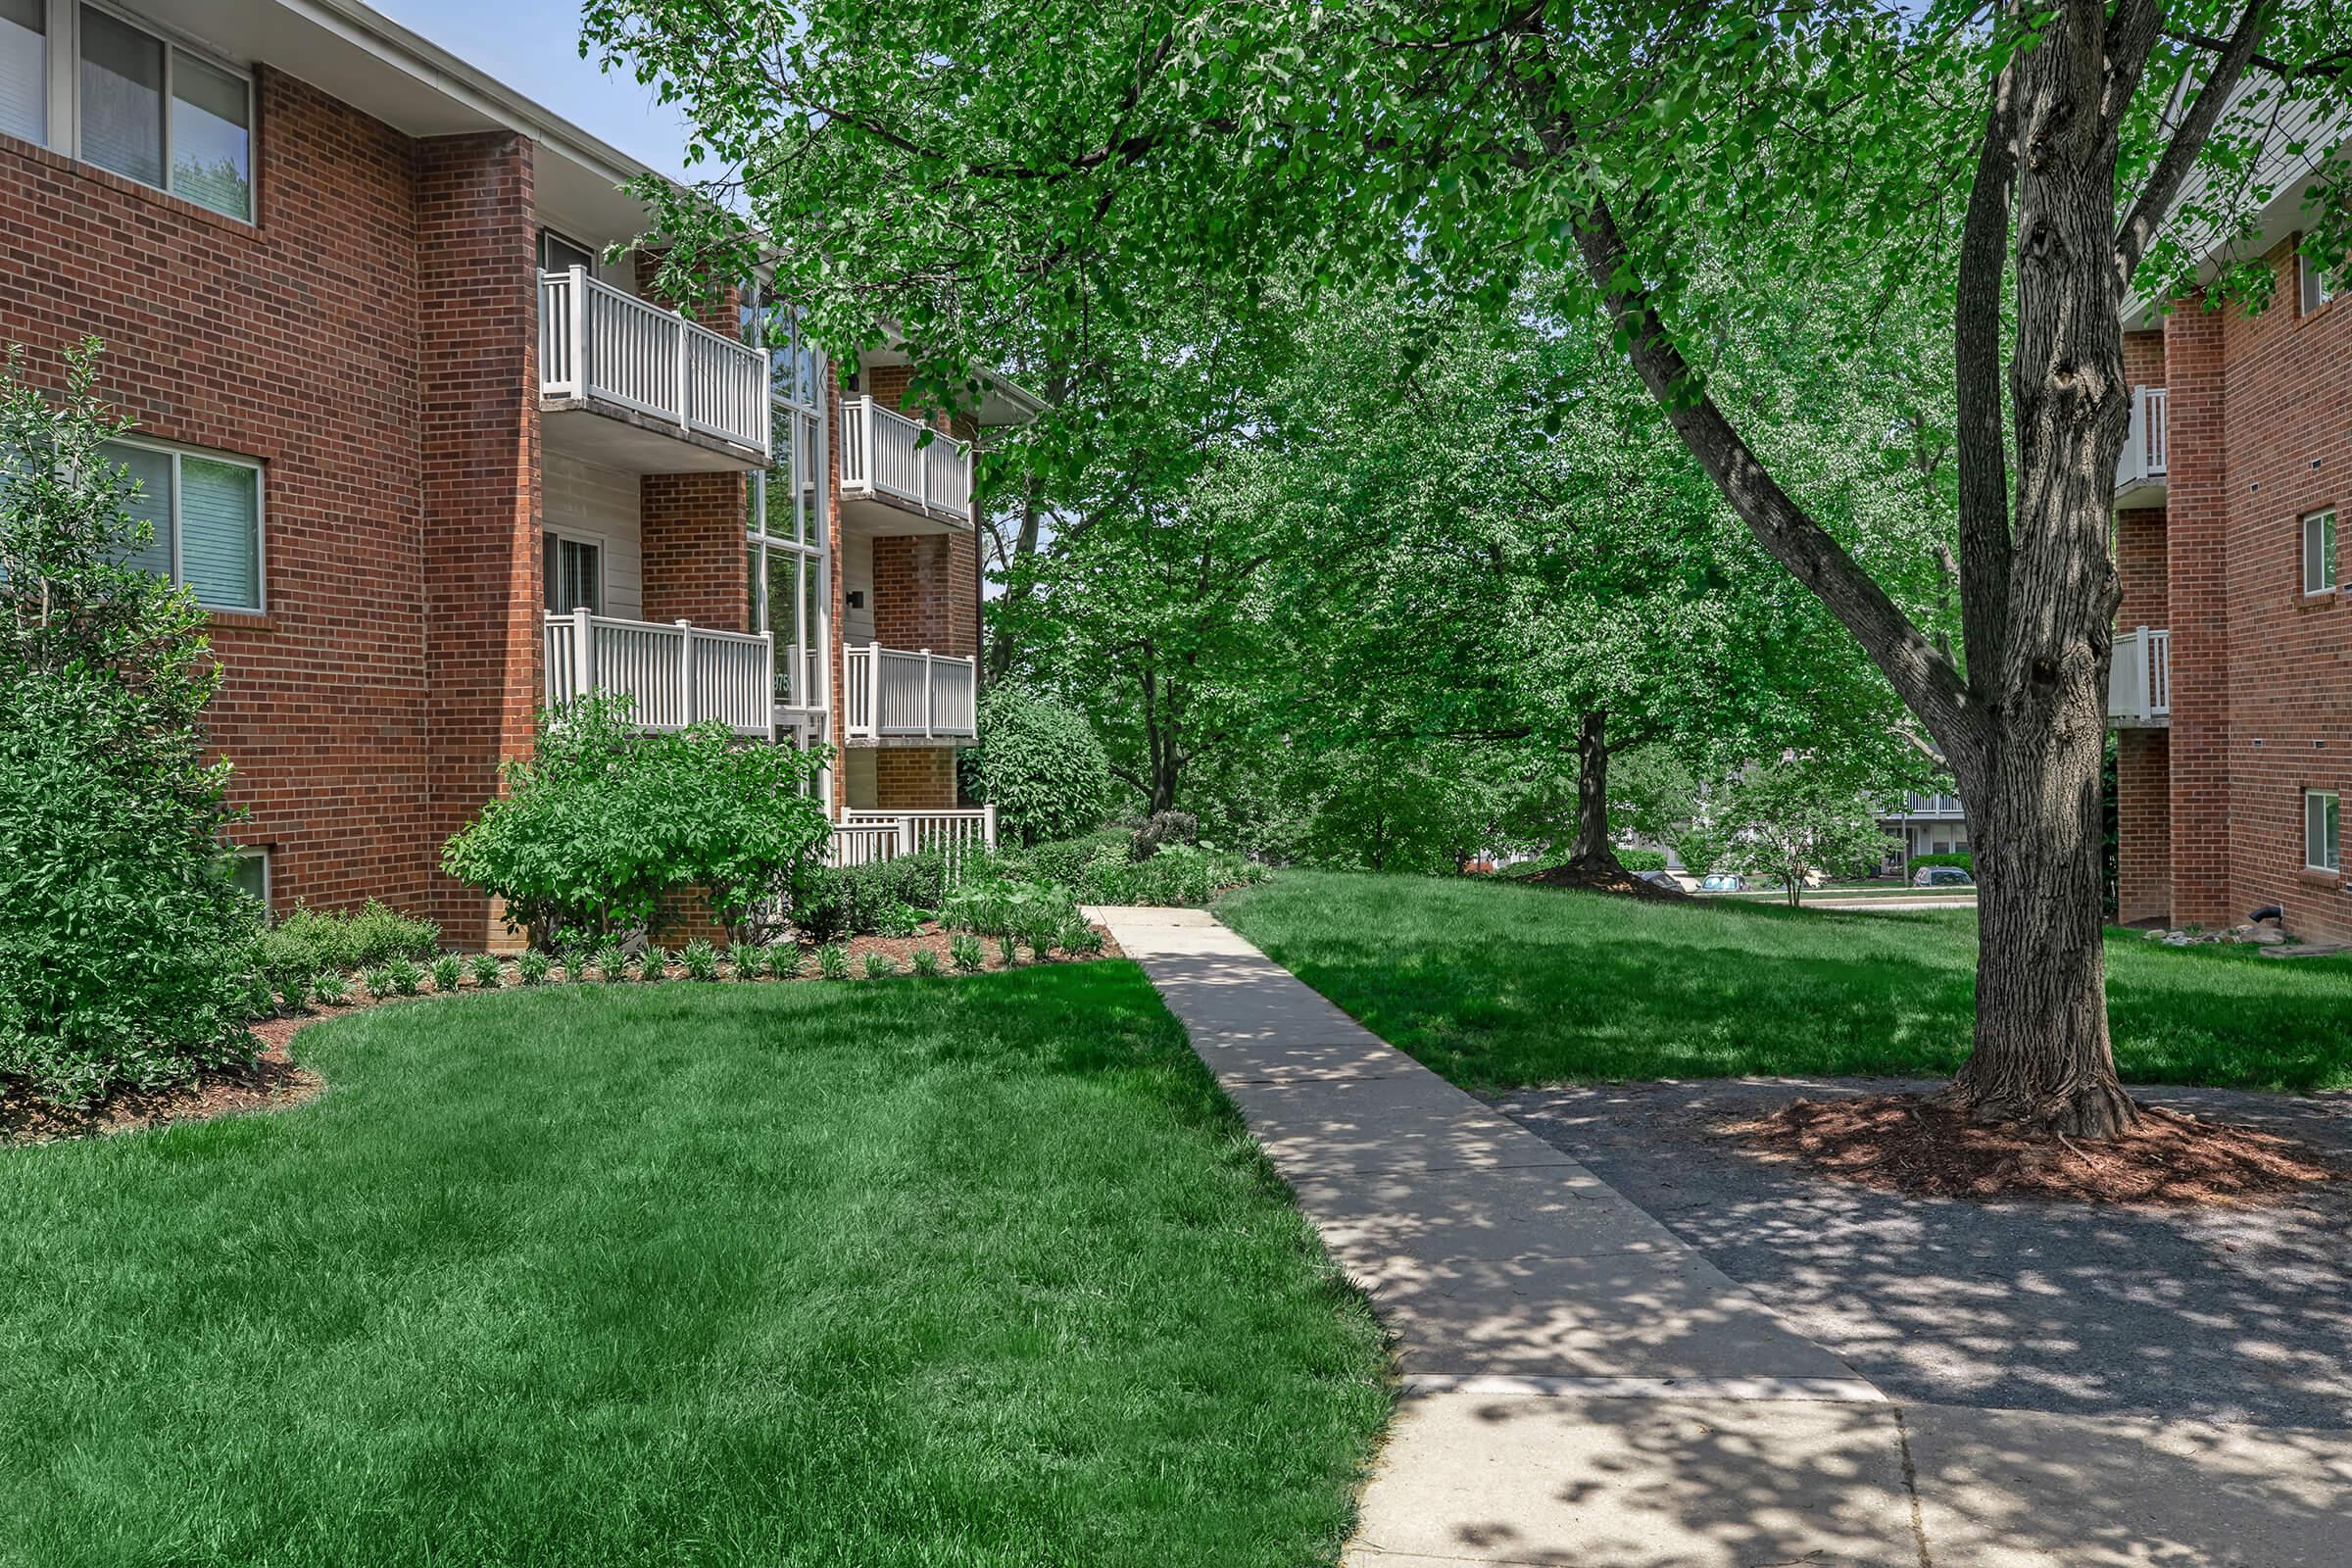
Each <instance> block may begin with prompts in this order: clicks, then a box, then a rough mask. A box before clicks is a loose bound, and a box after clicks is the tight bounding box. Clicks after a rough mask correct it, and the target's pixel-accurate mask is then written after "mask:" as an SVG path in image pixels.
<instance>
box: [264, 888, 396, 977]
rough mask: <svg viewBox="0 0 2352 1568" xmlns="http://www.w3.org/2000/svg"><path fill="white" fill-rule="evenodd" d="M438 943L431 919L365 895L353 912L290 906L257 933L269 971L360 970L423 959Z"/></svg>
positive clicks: (291, 972)
mask: <svg viewBox="0 0 2352 1568" xmlns="http://www.w3.org/2000/svg"><path fill="white" fill-rule="evenodd" d="M440 944H441V928H440V927H439V926H437V925H435V924H434V923H433V922H432V921H430V920H418V919H414V918H412V917H411V916H409V915H406V914H403V913H401V912H400V911H399V910H398V909H395V908H392V907H389V906H387V905H384V904H380V903H378V902H376V901H375V900H373V899H370V900H368V904H367V907H364V908H361V909H358V910H356V911H348V910H326V909H307V908H297V909H295V910H294V912H293V913H291V914H289V915H287V916H285V917H284V918H283V919H281V920H279V921H278V922H277V923H276V924H275V925H273V926H271V927H270V929H269V930H267V931H265V932H264V933H263V934H262V959H263V963H264V965H265V966H266V967H267V968H268V969H269V971H270V973H271V974H273V975H285V974H295V973H303V972H316V971H317V970H319V969H323V968H335V969H365V968H369V967H372V966H374V965H376V964H380V963H388V962H390V961H391V960H392V959H394V958H423V957H427V956H430V955H431V954H432V953H433V951H434V950H435V949H436V948H438V947H439V946H440Z"/></svg>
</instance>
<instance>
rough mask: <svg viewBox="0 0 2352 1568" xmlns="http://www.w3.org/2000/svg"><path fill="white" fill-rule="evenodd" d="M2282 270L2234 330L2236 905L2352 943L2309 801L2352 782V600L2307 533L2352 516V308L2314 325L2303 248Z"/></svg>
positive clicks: (2333, 307)
mask: <svg viewBox="0 0 2352 1568" xmlns="http://www.w3.org/2000/svg"><path fill="white" fill-rule="evenodd" d="M2269 262H2270V265H2271V266H2272V267H2273V268H2274V270H2276V271H2277V273H2278V292H2277V295H2276V299H2277V302H2278V303H2277V304H2276V305H2274V307H2273V308H2272V309H2271V310H2270V311H2268V312H2266V313H2264V314H2263V315H2262V316H2259V317H2248V316H2247V315H2246V314H2245V313H2244V312H2242V311H2237V310H2232V311H2230V312H2229V313H2228V314H2227V315H2226V316H2225V317H2224V318H2223V321H2222V363H2223V367H2224V390H2223V408H2224V414H2225V417H2226V421H2227V431H2228V435H2227V441H2226V452H2227V457H2228V469H2227V474H2226V484H2225V492H2224V493H2225V496H2226V500H2227V509H2226V526H2227V533H2226V560H2227V569H2228V578H2227V585H2226V594H2227V606H2228V625H2229V634H2228V654H2229V665H2228V682H2229V762H2228V769H2227V770H2228V775H2229V841H2228V867H2229V907H2230V909H2231V910H2233V911H2234V912H2235V913H2236V914H2237V915H2238V917H2240V918H2242V917H2243V915H2244V911H2246V910H2247V909H2250V908H2253V907H2257V906H2259V905H2262V904H2269V903H2278V904H2281V905H2283V906H2285V907H2286V911H2287V924H2288V926H2289V928H2290V929H2293V930H2295V931H2297V932H2299V933H2301V934H2304V935H2307V936H2309V935H2317V936H2328V937H2336V938H2352V896H2348V895H2347V894H2346V893H2345V892H2344V891H2343V888H2342V878H2341V877H2340V876H2329V875H2326V874H2324V873H2319V872H2310V873H2307V872H2305V871H2304V869H2303V858H2304V856H2303V791H2304V790H2305V789H2306V788H2319V789H2334V790H2338V791H2342V790H2344V789H2345V787H2346V786H2347V785H2352V601H2348V600H2347V598H2346V596H2345V595H2344V594H2343V593H2342V592H2341V591H2338V592H2335V593H2332V594H2327V595H2324V596H2320V597H2315V598H2306V597H2305V596H2304V594H2303V580H2302V562H2301V529H2300V519H2301V517H2302V515H2304V514H2305V513H2308V512H2312V511H2316V510H2319V509H2321V508H2326V507H2333V508H2336V509H2337V510H2338V513H2339V517H2341V516H2345V515H2352V377H2348V376H2347V375H2346V373H2345V368H2346V367H2347V366H2352V302H2337V303H2333V304H2330V305H2327V306H2326V307H2323V308H2322V309H2321V310H2320V311H2318V312H2316V313H2315V314H2314V315H2312V316H2311V317H2310V318H2308V319H2306V318H2305V317H2304V316H2303V315H2302V313H2301V309H2300V305H2301V290H2300V289H2299V288H2298V286H2297V281H2298V280H2297V277H2296V271H2295V259H2294V255H2293V250H2292V245H2291V242H2289V243H2285V244H2281V245H2280V246H2278V248H2277V249H2275V250H2274V251H2273V252H2272V253H2271V255H2270V257H2269ZM2342 534H2343V530H2342V528H2341V527H2340V524H2339V531H2338V547H2337V548H2338V551H2339V557H2340V553H2341V551H2342V548H2343V546H2342V542H2341V541H2342ZM2342 565H2343V562H2342V561H2341V560H2340V559H2339V561H2338V563H2337V567H2338V570H2337V576H2338V580H2339V581H2340V580H2341V577H2342ZM2175 592H2176V598H2177V596H2178V592H2179V590H2178V589H2177V588H2176V590H2175ZM2177 657H2178V655H2177V654H2176V658H2177Z"/></svg>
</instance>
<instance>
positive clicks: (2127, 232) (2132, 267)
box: [2114, 0, 2270, 300]
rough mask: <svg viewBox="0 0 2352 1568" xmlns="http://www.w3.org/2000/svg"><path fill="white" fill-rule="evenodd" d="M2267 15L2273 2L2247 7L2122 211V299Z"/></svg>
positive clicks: (2118, 251) (2118, 261) (2118, 291)
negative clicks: (2133, 197) (2134, 196)
mask: <svg viewBox="0 0 2352 1568" xmlns="http://www.w3.org/2000/svg"><path fill="white" fill-rule="evenodd" d="M2269 18H2270V4H2269V0H2252V3H2251V4H2249V5H2248V6H2247V7H2246V10H2245V14H2244V15H2243V16H2241V17H2239V18H2238V21H2237V30H2236V31H2234V32H2232V33H2231V34H2230V35H2229V42H2228V43H2227V44H2226V45H2225V46H2224V47H2223V49H2222V51H2221V56H2220V58H2219V59H2217V60H2215V61H2214V63H2213V74H2211V75H2210V76H2207V77H2206V78H2205V85H2204V86H2203V87H2202V88H2201V89H2199V91H2198V93H2197V97H2196V101H2195V102H2194V103H2192V104H2190V105H2189V106H2188V113H2187V114H2186V115H2184V116H2182V117H2181V120H2180V124H2179V125H2178V126H2177V127H2175V129H2174V131H2173V139H2172V140H2171V141H2170V142H2168V143H2167V144H2166V145H2165V149H2164V153H2163V156H2161V157H2159V158H2158V159H2157V160H2156V167H2155V169H2154V170H2152V171H2151V172H2149V174H2148V182H2147V184H2146V186H2145V187H2144V188H2143V189H2142V190H2141V191H2140V193H2139V199H2138V200H2137V201H2135V202H2133V203H2132V204H2131V212H2129V213H2127V214H2125V215H2124V222H2123V226H2122V227H2121V228H2120V229H2118V230H2117V231H2116V236H2115V277H2114V287H2115V297H2116V298H2117V299H2118V300H2121V299H2123V298H2125V297H2126V296H2128V295H2129V294H2130V293H2131V275H2132V274H2133V273H2134V272H2136V271H2138V270H2139V260H2140V258H2141V257H2142V256H2145V255H2146V254H2147V251H2148V245H2149V242H2150V241H2152V240H2153V239H2155V237H2156V227H2157V225H2158V224H2159V223H2162V222H2163V221H2164V216H2165V214H2167V213H2169V212H2171V211H2172V207H2173V202H2174V200H2175V199H2176V198H2177V197H2179V196H2180V186H2181V184H2182V183H2183V182H2184V181H2185V180H2186V179H2187V178H2188V172H2189V170H2190V169H2192V168H2194V167H2195V166H2196V162H2197V155H2198V154H2199V153H2201V152H2203V151H2204V150H2205V143H2206V141H2207V140H2208V139H2209V138H2210V137H2211V136H2212V135H2213V127H2214V126H2215V125H2217V124H2219V123H2221V118H2222V111H2223V110H2224V109H2225V108H2227V107H2228V105H2229V97H2230V95H2231V94H2232V93H2234V92H2236V91H2237V84H2238V83H2239V82H2240V81H2242V80H2243V79H2245V74H2246V65H2247V62H2249V61H2250V60H2252V59H2253V58H2254V46H2255V45H2256V44H2257V43H2260V42H2261V41H2262V29H2263V26H2264V25H2265V24H2266V23H2267V22H2268V21H2269Z"/></svg>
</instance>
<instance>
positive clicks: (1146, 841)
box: [1131, 811, 1201, 860]
mask: <svg viewBox="0 0 2352 1568" xmlns="http://www.w3.org/2000/svg"><path fill="white" fill-rule="evenodd" d="M1200 842H1201V819H1200V818H1199V817H1197V816H1195V815H1194V814H1193V813H1192V812H1190V811H1154V812H1152V814H1151V815H1150V816H1148V817H1146V818H1144V821H1143V824H1142V825H1141V826H1139V827H1138V828H1137V829H1136V830H1135V842H1134V847H1133V850H1132V852H1131V853H1132V854H1133V856H1134V858H1136V859H1139V860H1149V859H1150V858H1152V857H1153V856H1154V855H1157V854H1158V853H1159V852H1160V851H1161V850H1162V849H1163V848H1165V847H1166V846H1168V845H1170V844H1198V843H1200Z"/></svg>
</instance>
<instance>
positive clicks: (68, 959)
mask: <svg viewBox="0 0 2352 1568" xmlns="http://www.w3.org/2000/svg"><path fill="white" fill-rule="evenodd" d="M96 353H97V347H96V345H95V344H87V345H84V346H83V347H82V348H80V349H77V350H74V351H72V352H71V353H70V354H69V355H68V357H67V365H66V381H67V387H66V394H65V396H64V398H63V399H62V400H61V402H60V403H59V404H58V405H57V406H55V407H52V406H51V405H50V403H49V402H48V400H47V399H45V398H44V397H43V396H42V395H41V394H40V393H39V392H38V391H36V390H35V389H33V388H32V387H31V386H29V385H27V384H26V383H25V377H24V366H23V361H22V358H21V355H20V354H19V353H18V352H17V351H13V350H12V351H11V353H10V355H9V358H8V361H7V364H6V368H5V371H4V373H0V454H5V460H4V461H0V692H5V693H6V694H7V701H6V702H5V703H0V844H4V845H6V846H7V853H6V854H5V855H0V1092H5V1091H7V1090H10V1089H14V1088H15V1087H16V1086H17V1085H19V1084H22V1085H23V1086H25V1088H26V1089H27V1090H28V1091H29V1092H30V1093H31V1094H32V1095H34V1096H37V1097H39V1098H41V1099H44V1100H48V1101H53V1102H56V1103H68V1104H73V1103H86V1102H88V1101H90V1100H92V1099H95V1098H97V1097H98V1096H101V1095H103V1094H105V1093H106V1092H107V1091H109V1090H110V1089H114V1088H117V1087H155V1086H159V1085H163V1084H167V1083H174V1082H179V1081H183V1080H185V1079H186V1078H187V1077H189V1076H190V1075H192V1074H194V1073H196V1072H198V1071H200V1070H202V1069H204V1068H206V1067H211V1066H219V1065H224V1064H227V1063H230V1062H234V1061H240V1060H244V1059H247V1058H249V1057H250V1056H251V1054H252V1040H251V1037H250V1036H249V1035H248V1033H247V1032H246V1027H245V1025H246V1022H247V1019H248V1016H249V1014H250V1011H251V1009H252V1007H253V1005H254V1002H255V1000H256V999H255V985H256V977H257V974H258V954H257V951H256V947H255V937H256V934H257V914H258V911H257V910H256V908H255V907H254V905H253V901H252V900H250V899H248V898H246V897H245V896H244V895H243V894H241V893H239V892H238V891H237V889H236V888H235V886H234V885H233V884H232V883H231V882H230V880H229V874H228V873H229V867H228V865H227V863H226V862H225V860H224V859H223V858H222V856H221V847H220V836H221V831H222V830H223V828H224V827H225V826H226V825H227V824H228V822H229V821H230V819H231V816H232V814H233V813H232V812H231V811H230V810H229V809H228V807H227V805H226V803H225V799H224V795H223V790H224V788H225V785H226V782H227V768H226V766H225V765H223V764H216V763H212V762H209V761H208V760H206V753H207V746H206V742H205V738H204V731H203V713H204V709H205V706H206V704H207V703H209V702H210V701H211V699H212V696H213V693H214V691H215V690H216V689H217V687H218V686H219V683H220V672H219V669H218V667H217V666H216V665H215V664H214V662H213V661H212V659H211V657H210V655H209V654H208V652H207V649H206V645H205V635H204V627H205V613H204V611H203V610H201V609H200V608H199V607H198V606H197V604H196V600H195V597H194V596H193V595H192V594H190V593H188V592H186V591H185V590H183V589H177V588H173V587H172V585H171V584H170V583H168V582H166V581H164V580H163V579H162V578H160V577H157V576H155V575H153V574H152V573H149V572H145V571H141V570H138V569H136V568H134V567H132V566H129V565H127V564H125V561H126V558H127V557H129V556H130V555H131V554H133V553H134V552H136V551H138V550H140V549H142V548H144V547H145V546H147V545H148V544H149V543H151V541H152V539H153V531H152V529H151V528H150V527H149V525H148V524H146V523H143V522H140V521H138V520H137V519H135V518H134V517H133V516H132V515H130V513H129V511H128V509H127V506H126V503H127V502H128V501H129V500H130V499H131V497H132V495H133V487H132V485H131V482H130V480H129V478H128V476H127V474H126V473H125V472H124V470H123V467H122V466H120V465H118V464H116V463H114V462H113V461H111V459H110V458H109V457H108V456H107V454H106V453H105V452H104V451H103V450H102V449H101V443H103V442H105V441H107V440H110V439H112V438H113V437H115V436H116V435H118V434H120V433H121V432H122V430H123V428H124V426H123V424H122V423H121V422H120V421H118V420H116V419H114V418H112V417H110V416H108V415H107V413H106V412H105V410H104V409H103V407H102V406H101V405H100V403H99V401H98V399H97V397H96V396H95V394H94V392H93V387H94V385H95V378H96V369H95V358H96ZM309 972H310V971H306V972H305V977H306V978H307V976H308V973H309ZM279 978H292V977H291V976H286V977H279Z"/></svg>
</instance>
